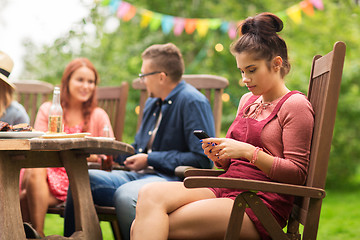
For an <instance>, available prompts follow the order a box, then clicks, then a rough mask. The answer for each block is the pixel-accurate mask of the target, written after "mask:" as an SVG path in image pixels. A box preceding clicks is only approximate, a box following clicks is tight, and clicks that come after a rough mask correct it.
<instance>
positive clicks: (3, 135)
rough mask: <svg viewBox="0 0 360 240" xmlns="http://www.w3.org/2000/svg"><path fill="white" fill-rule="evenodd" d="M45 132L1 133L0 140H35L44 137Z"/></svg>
mask: <svg viewBox="0 0 360 240" xmlns="http://www.w3.org/2000/svg"><path fill="white" fill-rule="evenodd" d="M44 134H45V133H44V132H39V131H33V132H11V131H9V132H0V138H35V137H40V136H42V135H44Z"/></svg>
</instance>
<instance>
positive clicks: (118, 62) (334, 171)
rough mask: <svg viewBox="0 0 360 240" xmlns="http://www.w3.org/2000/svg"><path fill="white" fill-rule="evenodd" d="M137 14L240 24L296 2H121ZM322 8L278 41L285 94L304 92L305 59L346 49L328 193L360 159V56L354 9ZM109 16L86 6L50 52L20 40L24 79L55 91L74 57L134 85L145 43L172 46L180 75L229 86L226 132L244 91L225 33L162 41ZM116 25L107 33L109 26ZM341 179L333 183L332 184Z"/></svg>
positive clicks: (131, 109) (130, 114)
mask: <svg viewBox="0 0 360 240" xmlns="http://www.w3.org/2000/svg"><path fill="white" fill-rule="evenodd" d="M128 2H130V3H131V4H133V5H134V6H136V7H138V8H144V9H149V10H151V11H154V12H158V13H163V14H169V15H173V16H181V17H186V18H222V19H224V20H236V19H238V20H242V19H245V18H246V17H247V16H252V15H255V14H257V13H259V12H264V11H268V12H274V13H278V12H281V11H283V10H285V9H286V8H288V7H290V6H292V5H294V4H297V3H299V0H266V1H264V0H249V1H242V3H239V1H237V0H226V1H224V0H222V1H220V0H183V1H164V0H152V1H146V0H137V1H134V0H131V1H130V0H129V1H128ZM323 3H324V6H325V9H324V10H323V11H315V15H314V16H311V17H309V16H306V15H304V14H303V22H302V23H301V24H299V25H297V24H295V23H293V22H292V21H291V20H290V19H289V18H286V19H284V22H285V27H284V30H283V32H282V33H281V35H282V36H283V37H284V39H285V41H286V42H287V44H288V47H289V56H290V60H291V64H292V67H293V68H292V70H291V72H290V74H289V75H288V77H287V81H288V87H289V88H290V89H298V90H300V91H302V92H305V93H306V92H307V86H308V78H309V73H310V65H311V60H312V57H313V56H314V55H315V54H325V53H327V52H329V51H330V50H331V49H332V46H333V44H334V43H335V42H336V41H344V42H345V43H346V44H347V53H346V62H345V67H344V74H343V82H342V89H341V95H340V101H339V106H338V117H337V120H336V126H335V131H334V138H333V146H332V152H331V156H330V165H329V175H328V186H329V187H336V186H337V185H338V184H346V183H347V182H349V181H351V180H352V176H354V174H355V171H356V168H357V166H358V163H357V159H356V157H355V156H360V153H359V151H360V150H359V149H360V148H358V147H357V146H358V145H360V140H359V138H358V136H359V128H360V126H359V124H358V123H357V122H358V121H357V120H358V119H359V116H360V105H359V104H358V102H359V100H360V99H359V98H360V94H359V81H358V79H359V78H360V70H359V66H360V60H359V58H358V56H357V54H358V53H359V52H360V46H359V44H358V39H359V38H360V28H359V23H360V15H359V14H360V9H359V6H358V5H356V4H355V2H354V1H353V0H342V1H339V0H323ZM115 15H116V14H115V13H113V12H111V11H109V9H108V8H105V7H102V6H101V5H100V3H94V6H93V7H92V9H91V12H90V14H89V16H88V17H87V18H85V19H83V20H82V21H81V22H79V23H78V24H77V25H74V27H73V29H72V30H71V31H69V32H68V33H67V34H66V35H65V36H62V37H60V38H58V39H56V40H55V41H54V43H53V44H52V45H50V46H35V45H34V44H33V43H32V42H30V41H28V40H27V41H24V44H25V46H26V47H27V54H26V57H25V62H26V70H25V72H24V74H23V76H24V78H36V79H41V80H44V81H48V82H51V83H54V84H58V83H59V81H60V78H61V75H62V71H63V69H64V67H65V65H66V64H67V63H68V62H69V61H70V60H71V59H72V58H74V57H77V56H84V57H88V58H89V59H90V60H91V61H92V62H93V63H94V64H95V66H96V67H97V69H98V71H99V73H100V76H101V79H102V80H101V85H118V84H120V82H122V81H128V82H129V83H131V81H132V80H133V79H134V78H136V76H137V74H138V73H139V71H140V67H141V57H140V56H141V53H142V51H143V50H144V49H145V48H146V47H148V46H149V45H151V44H155V43H166V42H173V43H174V44H176V45H177V46H178V47H179V48H180V49H181V50H182V53H183V55H184V59H185V65H186V73H192V74H195V73H207V74H216V75H220V76H224V77H226V78H228V79H229V82H230V85H229V87H228V88H227V89H226V90H225V92H226V93H228V94H229V95H230V101H229V102H225V103H224V109H223V122H222V130H223V135H225V132H226V130H227V129H228V127H229V125H230V124H231V122H232V121H233V119H234V115H235V112H236V108H237V105H238V101H239V98H240V96H241V95H242V94H244V93H245V92H246V90H245V89H244V88H241V87H239V80H240V73H239V72H238V70H237V69H236V63H235V59H234V57H233V56H232V55H231V54H230V52H229V46H230V44H231V42H232V41H231V40H230V39H229V37H228V35H227V34H224V33H222V32H221V31H220V30H219V31H212V30H211V31H209V33H208V34H207V35H206V37H200V36H199V35H198V34H197V33H194V34H192V35H187V34H186V33H183V34H182V35H181V36H178V37H177V36H174V35H173V34H172V33H170V34H169V35H165V34H164V33H163V32H162V31H161V30H155V31H153V30H150V29H149V28H141V27H140V20H141V19H140V18H139V16H135V17H134V18H133V19H132V20H131V21H129V22H124V21H120V20H118V19H116V18H115ZM114 22H116V23H118V24H119V25H118V26H116V25H115V29H113V31H111V30H109V27H108V26H109V24H110V23H114ZM217 43H221V44H222V45H223V46H224V50H223V51H221V52H217V51H215V49H214V46H215V45H216V44H217ZM138 101H139V93H138V92H136V91H134V90H133V89H131V88H130V93H129V99H128V105H127V113H126V129H125V136H124V137H125V140H126V141H128V142H132V140H133V137H134V135H135V129H136V118H137V116H136V114H135V107H136V106H137V103H138ZM339 179H341V181H339Z"/></svg>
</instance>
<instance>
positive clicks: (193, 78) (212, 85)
mask: <svg viewBox="0 0 360 240" xmlns="http://www.w3.org/2000/svg"><path fill="white" fill-rule="evenodd" d="M183 79H184V80H185V81H186V82H187V83H189V84H191V85H193V86H194V87H195V88H196V89H198V90H199V91H201V92H203V93H204V94H205V96H206V97H207V99H208V100H209V102H210V104H211V106H212V110H213V115H214V121H215V136H217V137H219V136H220V131H221V116H222V94H223V92H224V89H225V88H226V87H227V86H228V85H229V81H228V80H227V79H226V78H224V77H220V76H215V75H207V74H185V75H183ZM132 86H133V88H134V89H137V90H140V102H139V106H140V111H139V115H138V122H137V129H139V127H140V124H141V121H142V116H143V112H144V107H145V102H146V99H147V98H148V93H147V91H146V86H145V84H144V83H143V82H142V81H140V79H139V78H137V79H135V80H134V81H133V84H132Z"/></svg>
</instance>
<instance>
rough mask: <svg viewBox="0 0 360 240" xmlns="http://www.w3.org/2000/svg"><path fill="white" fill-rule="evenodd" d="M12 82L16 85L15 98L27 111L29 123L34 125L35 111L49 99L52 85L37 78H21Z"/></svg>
mask: <svg viewBox="0 0 360 240" xmlns="http://www.w3.org/2000/svg"><path fill="white" fill-rule="evenodd" d="M13 83H14V84H15V86H16V91H15V93H16V95H17V100H18V102H19V103H21V104H22V105H23V106H24V108H25V110H26V112H27V113H28V115H29V117H30V125H31V126H34V123H35V118H36V114H37V111H38V109H39V107H40V105H41V104H42V103H44V102H46V101H48V100H50V96H51V95H52V93H53V89H54V86H53V85H52V84H51V83H47V82H43V81H39V80H22V81H14V82H13Z"/></svg>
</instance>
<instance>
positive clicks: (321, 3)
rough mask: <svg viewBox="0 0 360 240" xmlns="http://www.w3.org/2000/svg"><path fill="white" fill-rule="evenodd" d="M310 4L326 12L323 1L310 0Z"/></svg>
mask: <svg viewBox="0 0 360 240" xmlns="http://www.w3.org/2000/svg"><path fill="white" fill-rule="evenodd" d="M310 2H311V3H312V5H314V7H316V8H317V9H319V10H324V4H323V2H322V0H310Z"/></svg>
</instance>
